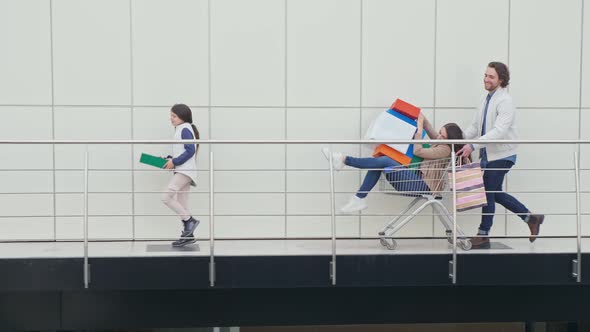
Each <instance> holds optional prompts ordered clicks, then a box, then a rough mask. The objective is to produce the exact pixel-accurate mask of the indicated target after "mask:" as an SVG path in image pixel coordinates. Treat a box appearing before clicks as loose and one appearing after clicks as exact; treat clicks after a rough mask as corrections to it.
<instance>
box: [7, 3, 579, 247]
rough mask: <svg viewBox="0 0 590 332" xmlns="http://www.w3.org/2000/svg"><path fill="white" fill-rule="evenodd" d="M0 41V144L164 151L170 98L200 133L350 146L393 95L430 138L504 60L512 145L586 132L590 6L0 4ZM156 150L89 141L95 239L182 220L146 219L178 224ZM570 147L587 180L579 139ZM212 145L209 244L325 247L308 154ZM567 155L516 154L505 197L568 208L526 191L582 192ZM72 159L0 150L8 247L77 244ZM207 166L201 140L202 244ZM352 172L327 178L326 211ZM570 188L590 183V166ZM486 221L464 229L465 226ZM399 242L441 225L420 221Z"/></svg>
mask: <svg viewBox="0 0 590 332" xmlns="http://www.w3.org/2000/svg"><path fill="white" fill-rule="evenodd" d="M584 2H585V3H584ZM583 21H584V24H583V23H582V22H583ZM0 45H1V46H2V52H0V140H1V139H167V138H171V135H172V131H173V130H172V128H171V127H170V125H169V122H168V110H169V107H170V106H171V105H172V104H174V103H178V102H183V103H187V104H189V105H190V106H191V107H192V109H193V112H194V118H195V122H196V124H197V126H198V127H199V130H200V132H201V137H202V138H205V139H207V138H212V139H359V138H362V136H363V134H364V130H365V128H366V127H367V125H368V123H370V121H371V119H372V118H373V117H374V116H375V114H377V113H378V112H380V111H382V110H384V109H385V108H386V107H388V106H389V105H390V103H391V102H392V101H393V100H394V99H395V98H396V97H400V98H403V99H405V100H407V101H410V102H412V103H415V104H417V105H418V106H420V107H422V108H423V109H424V111H425V112H426V114H427V115H428V116H429V117H430V118H431V119H433V121H434V122H435V124H436V126H441V125H443V124H444V123H446V122H450V121H453V122H457V123H459V124H461V125H466V124H468V123H469V121H470V119H471V114H472V112H473V108H474V107H475V105H476V103H477V100H478V98H479V96H480V95H481V94H482V93H483V89H482V82H481V81H482V75H483V71H484V70H485V66H486V64H487V62H489V61H492V60H497V61H503V62H506V63H508V64H509V66H510V68H511V72H512V81H511V85H510V92H511V94H512V95H513V97H514V100H515V103H516V106H517V108H518V124H519V128H520V134H521V138H526V139H542V138H545V139H577V138H582V139H589V138H590V136H589V134H588V132H589V131H590V92H589V91H590V90H589V87H590V3H588V1H585V0H565V1H564V0H498V1H492V2H490V1H484V0H440V1H437V0H420V1H411V0H313V1H312V0H51V1H50V0H0ZM333 148H334V149H338V150H341V151H343V152H346V153H349V154H352V155H359V154H364V153H366V150H364V149H362V148H361V147H359V146H334V147H333ZM168 149H169V148H168V147H164V146H135V147H130V146H91V147H90V153H91V155H90V164H91V168H93V169H96V170H95V171H92V172H91V177H90V191H92V192H94V193H93V194H92V195H91V196H90V211H89V212H90V213H91V214H92V215H94V216H93V217H91V218H90V235H91V237H100V238H107V237H117V238H131V237H133V236H135V237H137V238H151V237H161V236H170V237H173V236H177V235H178V231H179V224H178V221H177V220H176V218H175V217H173V216H150V215H154V214H155V215H160V214H161V215H169V214H170V212H169V211H168V210H167V209H166V208H165V207H163V206H162V204H161V203H160V199H159V194H158V193H155V192H157V191H159V190H162V188H163V187H164V186H165V184H166V181H167V179H168V177H169V175H168V174H164V173H158V172H152V171H149V170H150V169H149V168H148V167H146V166H144V165H141V164H139V163H138V158H139V155H140V153H141V152H148V153H155V154H165V153H166V151H167V150H168ZM580 150H581V152H582V156H581V159H582V166H583V167H585V168H590V147H582V148H581V149H580ZM213 151H214V152H215V169H216V170H217V171H216V172H215V188H214V189H215V191H216V192H217V194H216V196H215V199H216V207H215V213H216V215H217V217H216V221H217V223H216V234H215V235H216V236H217V237H242V236H244V237H303V236H311V237H313V236H328V235H329V231H330V218H329V212H330V210H329V195H328V194H327V191H328V190H329V178H328V173H327V172H326V169H327V163H326V161H325V160H324V159H323V156H322V155H321V153H320V147H319V146H297V145H290V146H280V145H267V146H243V145H240V146H219V145H217V146H214V147H213ZM574 151H577V147H564V146H546V147H541V146H521V148H520V153H519V157H518V163H517V167H516V169H515V170H514V171H512V172H511V173H510V175H509V177H508V179H507V186H508V189H509V190H510V191H528V192H530V191H536V192H537V193H517V194H515V195H516V196H517V197H519V198H522V200H523V202H524V203H525V204H527V205H528V206H529V207H530V208H531V209H532V210H533V211H536V212H541V213H543V212H544V213H558V214H559V213H560V214H572V213H574V212H575V201H574V199H573V197H574V196H573V194H569V193H561V194H558V193H553V194H550V193H538V192H539V191H544V192H547V191H559V190H561V191H571V190H573V189H574V182H573V172H572V171H571V170H567V169H569V168H571V167H572V166H573V161H572V158H573V152H574ZM83 152H84V148H83V147H81V146H55V147H52V146H20V145H19V146H14V145H13V146H7V145H1V146H0V240H4V239H22V238H32V239H53V238H57V239H72V238H79V237H81V235H82V218H81V217H80V214H81V213H82V211H83V210H82V209H83V200H82V198H83V196H82V195H81V194H80V192H81V191H82V190H83V176H82V175H83V174H82V172H81V171H80V170H79V169H80V168H81V167H83ZM208 155H209V147H208V146H201V150H200V156H199V162H198V167H199V169H200V170H201V171H200V173H199V176H200V179H199V186H198V188H197V189H196V190H195V192H194V193H193V194H192V197H191V202H192V207H193V212H194V213H195V215H197V216H198V217H199V218H201V219H202V220H203V221H205V223H203V224H202V225H203V226H201V228H200V229H199V234H198V235H199V236H201V237H206V236H208V231H209V230H208V226H207V222H208V217H207V216H208V214H209V198H208V191H209V172H208V165H209V156H208ZM131 168H135V169H136V171H131ZM525 168H526V169H531V168H532V169H537V170H533V171H531V170H523V169H525ZM546 168H557V169H562V170H560V171H547V170H544V169H546ZM285 169H286V170H287V171H285ZM31 170H37V171H31ZM236 170H240V171H236ZM362 175H363V173H361V172H358V171H349V172H340V173H338V174H337V175H336V189H337V191H338V194H337V195H336V198H337V204H338V206H339V205H341V204H343V203H344V202H346V200H347V199H348V198H349V196H351V195H352V192H354V190H356V189H357V188H358V186H359V184H360V182H361V180H362ZM582 183H583V186H584V188H583V189H584V190H588V189H590V171H584V172H583V173H582ZM31 192H40V193H43V194H31ZM54 192H55V195H54ZM113 192H117V193H113ZM587 197H588V195H585V196H584V198H587ZM407 203H408V200H407V199H402V198H395V197H391V196H384V195H380V194H372V195H370V196H369V206H370V208H369V209H368V210H366V211H364V212H363V213H362V214H360V215H355V216H338V218H337V222H338V235H339V236H352V237H358V236H374V235H375V234H376V231H377V230H378V229H379V228H380V227H381V226H383V225H384V223H385V222H386V221H387V217H386V216H385V215H387V214H390V215H391V214H396V213H397V212H399V211H400V210H401V209H402V208H403V207H404V205H406V204H407ZM584 211H585V212H586V213H588V212H590V211H589V210H588V209H587V208H585V210H584ZM498 212H499V213H504V212H505V211H504V210H503V209H502V208H500V207H498ZM471 213H473V212H471ZM54 214H57V215H58V216H57V217H55V218H54V217H53V215H54ZM130 214H135V215H136V216H135V218H132V217H130V216H128V215H130ZM478 219H479V218H478V217H477V216H462V217H461V218H460V222H461V224H462V225H463V226H464V227H465V230H466V231H467V232H468V233H472V232H474V231H475V230H476V228H477V225H478ZM585 220H586V221H587V222H588V221H590V218H585ZM584 226H585V227H584V229H585V232H586V233H590V226H587V225H584ZM526 230H527V229H526V227H525V226H524V224H522V223H520V222H519V221H518V220H517V219H516V218H515V217H514V216H504V215H500V216H498V217H497V219H496V224H495V226H494V234H501V235H503V234H513V235H514V234H526ZM574 233H575V217H574V216H572V215H553V216H549V217H548V218H547V222H546V224H545V225H544V227H543V234H546V235H549V234H553V235H565V234H569V235H573V234H574ZM403 234H404V235H410V236H431V235H441V234H442V228H441V226H440V225H439V224H438V223H435V222H434V220H433V218H432V217H430V216H422V217H420V218H418V219H417V220H416V221H415V222H413V223H411V224H410V225H408V226H407V228H406V229H404V231H403Z"/></svg>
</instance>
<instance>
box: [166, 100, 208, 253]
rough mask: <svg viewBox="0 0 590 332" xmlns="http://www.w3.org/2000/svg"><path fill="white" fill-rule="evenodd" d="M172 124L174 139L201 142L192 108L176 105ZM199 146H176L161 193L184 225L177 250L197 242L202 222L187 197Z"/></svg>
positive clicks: (192, 180)
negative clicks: (192, 213) (197, 233)
mask: <svg viewBox="0 0 590 332" xmlns="http://www.w3.org/2000/svg"><path fill="white" fill-rule="evenodd" d="M170 122H171V123H172V125H173V126H174V128H175V133H174V139H175V140H181V139H182V140H184V139H186V140H194V139H199V131H198V130H197V127H196V126H195V125H194V124H193V115H192V112H191V109H190V108H189V107H188V106H187V105H184V104H176V105H174V106H172V108H171V109H170ZM198 150H199V145H198V144H192V143H189V144H175V145H174V146H173V147H172V154H173V156H168V158H167V159H168V162H166V164H165V165H164V168H165V169H169V170H174V172H173V173H174V174H173V176H172V179H170V182H169V183H168V186H167V188H166V191H165V192H164V193H163V194H162V202H163V203H164V204H165V205H166V206H167V207H169V208H170V209H171V210H172V211H174V212H175V213H176V214H177V215H178V216H179V217H180V219H181V221H182V223H183V224H184V228H183V230H182V233H181V234H180V239H178V240H177V241H174V242H172V246H174V247H182V246H184V245H187V244H189V243H195V242H196V240H195V237H194V231H195V229H196V228H197V226H198V225H199V220H198V219H195V218H193V216H192V215H191V213H190V212H189V209H188V194H189V192H190V187H191V186H196V179H197V176H196V175H197V172H196V169H197V161H196V156H197V152H198Z"/></svg>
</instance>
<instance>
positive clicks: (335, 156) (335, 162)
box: [322, 148, 344, 171]
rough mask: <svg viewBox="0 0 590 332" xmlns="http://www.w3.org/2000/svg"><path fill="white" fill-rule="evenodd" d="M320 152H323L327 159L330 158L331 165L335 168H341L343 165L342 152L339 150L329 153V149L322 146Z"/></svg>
mask: <svg viewBox="0 0 590 332" xmlns="http://www.w3.org/2000/svg"><path fill="white" fill-rule="evenodd" d="M322 153H323V154H324V157H326V159H327V160H328V161H329V160H330V158H332V167H334V169H335V170H337V171H339V170H341V169H342V167H344V160H343V158H342V153H340V152H332V153H330V149H328V148H323V149H322Z"/></svg>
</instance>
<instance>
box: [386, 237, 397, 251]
mask: <svg viewBox="0 0 590 332" xmlns="http://www.w3.org/2000/svg"><path fill="white" fill-rule="evenodd" d="M385 246H386V247H387V249H389V250H395V248H397V242H395V240H394V239H389V241H385Z"/></svg>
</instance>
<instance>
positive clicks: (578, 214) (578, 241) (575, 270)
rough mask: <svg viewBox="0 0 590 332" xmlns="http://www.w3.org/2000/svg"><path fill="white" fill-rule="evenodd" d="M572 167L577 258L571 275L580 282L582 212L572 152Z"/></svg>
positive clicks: (577, 166) (578, 178) (577, 164)
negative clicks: (573, 170)
mask: <svg viewBox="0 0 590 332" xmlns="http://www.w3.org/2000/svg"><path fill="white" fill-rule="evenodd" d="M574 168H575V179H576V235H577V238H576V246H577V258H576V260H575V261H574V262H572V263H573V264H572V265H573V271H572V276H573V277H575V278H576V282H582V214H581V205H580V165H579V158H578V153H577V152H574Z"/></svg>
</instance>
